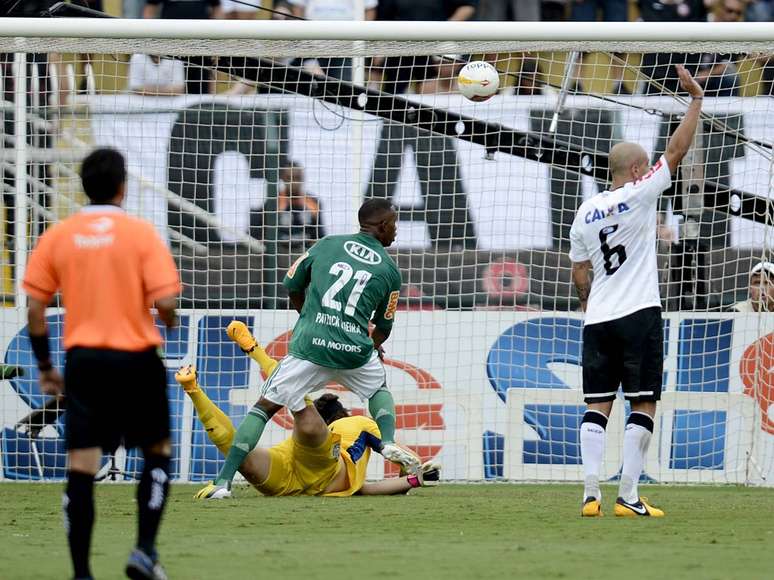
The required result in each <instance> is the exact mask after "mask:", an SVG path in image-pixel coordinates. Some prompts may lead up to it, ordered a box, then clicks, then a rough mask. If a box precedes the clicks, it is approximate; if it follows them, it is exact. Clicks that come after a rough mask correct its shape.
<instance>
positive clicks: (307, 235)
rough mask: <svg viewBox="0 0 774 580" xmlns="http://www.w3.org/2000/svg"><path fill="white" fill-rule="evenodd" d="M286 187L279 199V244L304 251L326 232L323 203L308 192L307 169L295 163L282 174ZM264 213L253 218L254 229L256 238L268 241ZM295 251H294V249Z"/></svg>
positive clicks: (252, 225)
mask: <svg viewBox="0 0 774 580" xmlns="http://www.w3.org/2000/svg"><path fill="white" fill-rule="evenodd" d="M280 179H282V182H283V186H282V187H281V188H280V190H279V193H278V195H277V242H279V243H286V244H291V245H293V246H297V247H298V249H299V250H301V251H304V250H306V249H307V248H309V247H310V246H312V244H314V243H315V242H316V241H317V240H319V239H320V238H324V237H325V230H324V228H323V225H322V219H321V217H320V202H319V200H318V199H317V198H316V197H315V196H314V195H311V194H309V193H307V192H306V188H305V185H304V168H303V167H302V166H301V165H300V164H298V163H295V162H291V163H290V165H289V166H288V167H285V168H283V169H281V170H280ZM266 211H267V209H266V208H265V207H264V209H263V210H262V211H261V212H258V214H257V215H256V216H255V217H254V219H253V223H252V224H251V227H252V228H253V230H254V233H253V234H252V235H253V237H255V238H257V239H265V233H264V232H263V226H264V224H265V223H266V220H265V219H264V213H265V212H266ZM294 251H295V248H294Z"/></svg>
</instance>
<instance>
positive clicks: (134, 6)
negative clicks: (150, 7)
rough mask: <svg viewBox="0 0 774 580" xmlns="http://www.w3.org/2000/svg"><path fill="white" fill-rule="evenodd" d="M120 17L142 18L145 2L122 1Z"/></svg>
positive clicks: (142, 0)
mask: <svg viewBox="0 0 774 580" xmlns="http://www.w3.org/2000/svg"><path fill="white" fill-rule="evenodd" d="M122 8H123V9H122V10H121V16H123V17H124V18H142V13H143V11H144V10H145V0H123V4H122Z"/></svg>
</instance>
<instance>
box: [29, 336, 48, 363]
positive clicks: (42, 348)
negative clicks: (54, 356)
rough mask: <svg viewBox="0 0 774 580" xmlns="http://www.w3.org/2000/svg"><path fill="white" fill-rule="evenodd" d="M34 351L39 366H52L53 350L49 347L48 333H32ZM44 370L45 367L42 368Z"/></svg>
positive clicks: (31, 340)
mask: <svg viewBox="0 0 774 580" xmlns="http://www.w3.org/2000/svg"><path fill="white" fill-rule="evenodd" d="M30 345H31V346H32V353H33V354H34V355H35V358H36V359H37V361H38V367H40V366H45V365H48V366H49V368H50V367H51V351H50V350H49V348H48V333H45V332H44V333H43V334H40V335H34V334H31V335H30ZM41 370H44V369H41Z"/></svg>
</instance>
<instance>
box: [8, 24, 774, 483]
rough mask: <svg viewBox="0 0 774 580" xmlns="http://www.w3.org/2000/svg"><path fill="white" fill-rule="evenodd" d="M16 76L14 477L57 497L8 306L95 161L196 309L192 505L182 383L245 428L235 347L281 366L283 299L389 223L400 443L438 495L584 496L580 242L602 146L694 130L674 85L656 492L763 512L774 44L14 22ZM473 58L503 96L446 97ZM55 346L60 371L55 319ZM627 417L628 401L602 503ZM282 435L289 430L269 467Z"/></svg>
mask: <svg viewBox="0 0 774 580" xmlns="http://www.w3.org/2000/svg"><path fill="white" fill-rule="evenodd" d="M0 54H1V55H2V62H0V77H1V78H0V81H2V82H0V87H2V91H3V92H2V106H1V107H0V116H2V123H1V124H0V132H1V133H2V142H1V143H0V164H1V166H2V171H3V197H2V210H3V213H2V219H1V220H0V221H1V222H2V224H3V225H2V231H1V232H0V233H2V236H3V244H2V252H0V283H1V284H2V287H1V288H0V290H1V292H0V294H2V296H3V300H4V304H5V307H4V308H2V309H0V324H2V329H3V331H2V334H1V336H2V339H0V357H2V359H1V360H0V364H2V365H4V366H3V367H2V373H0V478H4V479H12V480H27V479H59V478H62V477H63V476H64V469H65V454H64V444H63V440H62V433H63V430H62V423H61V421H62V419H61V412H60V407H59V405H57V404H55V403H51V402H50V401H47V399H46V397H44V396H43V395H42V394H41V393H40V390H39V388H38V386H37V370H36V366H35V364H34V359H33V357H32V353H31V348H30V345H29V338H28V335H27V331H26V313H25V306H26V301H25V298H24V295H23V293H22V291H21V285H20V280H21V277H22V276H23V273H24V268H25V264H26V259H27V256H28V254H29V252H30V251H31V249H32V248H33V247H34V245H35V243H36V241H37V239H38V238H39V237H40V235H41V234H42V233H43V232H44V231H45V229H46V228H47V227H49V226H50V225H51V224H53V223H55V222H56V221H58V220H60V219H63V218H65V217H67V216H68V215H71V214H72V213H74V212H75V211H78V210H79V209H80V208H81V207H82V206H83V205H84V204H85V203H86V200H85V198H84V195H83V192H82V190H81V187H80V182H79V177H78V170H79V164H80V160H81V159H82V158H83V157H84V156H85V155H86V154H87V153H88V152H89V151H90V150H91V149H92V148H94V147H96V146H109V147H113V148H116V149H118V150H119V151H121V152H122V153H123V154H124V156H125V157H126V160H127V167H128V186H127V197H126V200H125V208H126V210H127V211H128V212H130V213H131V214H133V215H137V216H140V217H143V218H145V219H148V220H149V221H151V222H152V223H153V224H154V226H155V227H156V230H157V232H158V233H159V235H161V236H162V237H163V238H164V239H165V240H166V241H167V243H168V244H169V245H170V247H171V249H172V252H173V255H174V257H175V260H176V262H177V265H178V267H179V270H180V272H181V276H182V279H183V282H184V292H183V297H182V300H181V305H182V307H183V308H182V310H181V325H180V327H179V328H178V329H177V330H175V331H172V332H167V333H165V339H166V342H165V347H164V358H165V364H166V366H167V368H168V370H169V371H170V372H169V377H170V381H169V395H170V402H171V412H172V433H173V444H174V445H173V447H174V462H173V471H174V477H175V478H176V479H177V480H180V481H199V480H205V479H211V478H212V477H213V476H214V475H215V474H216V473H217V471H218V468H219V466H220V464H221V460H222V458H221V457H219V455H218V452H217V450H216V448H215V447H214V446H213V445H212V444H210V443H209V441H208V440H207V437H206V433H205V432H204V430H203V428H202V426H201V424H199V423H198V421H197V420H196V419H195V416H194V411H193V408H192V406H191V404H190V402H189V401H188V400H187V399H186V396H185V395H184V393H183V392H182V390H181V389H180V388H179V387H178V386H177V385H176V384H175V382H174V379H173V374H174V373H173V371H174V370H175V369H176V368H177V367H179V366H182V365H183V364H189V363H191V364H195V365H196V366H197V368H198V371H199V377H200V383H201V385H202V387H203V388H204V389H205V390H206V391H207V393H208V394H209V395H210V397H211V398H212V399H213V401H215V402H216V404H218V405H219V406H220V407H221V408H222V409H223V410H224V411H225V412H226V413H227V414H228V415H229V416H230V417H231V419H232V420H233V421H234V422H235V423H237V422H239V421H241V419H242V418H243V417H244V416H245V414H246V412H247V410H248V409H249V408H250V406H251V405H252V404H253V402H254V401H255V400H256V399H257V396H258V393H259V390H260V386H261V384H262V383H263V381H264V379H265V377H263V376H262V375H261V373H260V369H258V368H256V366H255V365H252V364H251V363H250V360H249V358H248V357H246V356H245V355H244V354H243V353H242V352H241V351H240V350H239V349H238V348H237V347H236V345H235V344H233V343H232V342H231V341H230V340H229V339H228V338H227V337H226V335H225V327H226V325H227V324H228V323H229V322H230V321H231V320H233V319H239V320H242V321H244V322H245V323H246V324H248V326H249V327H250V328H251V330H252V331H253V332H254V334H255V336H256V337H257V338H258V340H259V341H260V342H261V343H262V344H263V345H264V346H265V347H266V349H267V352H268V353H269V354H270V355H271V356H273V357H275V358H281V357H282V356H284V355H285V354H287V350H288V340H289V331H290V330H291V329H292V327H293V324H294V322H295V320H296V315H295V313H294V312H293V311H291V310H290V309H289V304H288V300H287V295H286V293H285V292H284V290H283V288H282V286H281V280H282V278H283V276H284V273H285V271H286V270H287V269H288V268H289V267H290V265H291V264H292V263H293V261H294V260H295V259H296V258H297V257H298V256H299V255H300V254H302V253H303V252H304V251H305V250H307V249H308V248H309V247H310V246H311V245H312V244H313V243H314V242H315V241H316V240H318V239H320V238H321V237H322V236H325V235H331V234H344V233H350V232H353V231H355V230H356V228H357V224H356V216H357V209H358V206H359V204H360V203H361V202H362V200H364V199H365V198H367V197H383V198H386V199H389V200H391V201H392V202H393V204H394V205H395V206H396V207H397V209H398V214H399V232H398V237H397V241H396V243H395V244H394V245H393V247H391V248H390V249H389V252H390V254H391V256H392V257H393V258H394V259H395V261H396V263H397V264H398V267H399V269H400V270H401V273H402V276H403V287H402V291H401V300H400V305H399V310H400V312H399V313H398V314H397V316H396V324H395V328H394V331H393V334H392V336H391V337H390V340H389V341H388V342H387V344H386V349H387V359H386V361H385V366H386V371H387V377H388V383H389V385H390V387H391V389H392V390H393V392H394V396H395V400H396V403H397V413H398V420H397V427H398V437H399V438H400V439H401V440H402V441H403V442H404V443H406V444H408V445H409V446H411V447H413V448H414V449H415V450H416V451H417V452H418V453H419V454H420V455H421V456H422V457H423V458H435V459H436V460H438V461H439V462H440V463H442V464H443V465H444V477H445V478H446V479H448V480H450V481H479V480H500V479H502V480H513V481H533V480H537V481H580V480H581V479H582V477H581V470H580V454H579V435H578V427H579V423H580V420H581V418H582V415H583V401H582V395H581V392H580V384H581V367H580V361H581V358H580V357H581V336H582V315H581V313H580V312H578V302H577V300H576V297H575V295H574V291H573V287H572V283H571V279H570V266H571V263H570V260H569V258H568V256H567V252H568V248H569V227H570V224H571V222H572V219H573V218H574V216H575V214H576V211H577V209H578V207H579V206H580V203H581V202H582V201H583V200H584V199H585V198H588V197H589V196H591V195H593V194H595V193H596V192H598V191H601V190H602V189H604V188H605V187H606V186H607V185H608V183H609V176H608V153H609V151H610V149H611V147H612V146H613V145H614V144H615V143H617V142H621V141H632V142H636V143H639V144H640V145H642V146H643V147H644V148H645V150H646V151H647V152H648V154H649V156H650V157H651V160H652V161H653V162H656V161H657V160H658V156H659V155H660V154H661V153H663V152H664V150H665V148H666V144H667V142H668V139H669V137H670V136H671V134H672V132H673V131H674V129H675V127H676V125H677V124H678V123H679V121H680V119H681V118H682V115H683V114H684V111H685V108H686V104H687V98H686V97H685V96H684V95H683V94H682V93H681V92H680V91H679V90H678V84H677V81H676V79H675V77H674V74H673V66H672V65H674V64H677V63H680V64H686V65H687V66H688V67H689V69H690V70H691V71H692V72H693V73H694V74H695V75H696V76H697V77H698V78H700V79H701V82H702V83H703V84H704V85H705V90H706V92H707V96H706V98H705V99H704V106H703V112H702V120H701V123H700V128H699V130H698V131H697V137H696V140H695V142H694V144H693V146H692V149H691V152H690V154H689V155H688V156H687V157H686V159H685V160H684V161H683V164H682V167H681V169H680V170H679V172H678V173H677V174H676V175H675V176H673V185H672V187H671V188H670V189H669V190H667V191H666V192H665V193H664V194H663V195H662V197H661V200H660V203H659V212H658V224H657V226H656V227H657V228H658V242H657V243H658V247H657V250H658V259H659V280H660V286H661V296H662V302H663V306H664V314H663V318H664V353H665V359H664V376H663V384H664V397H663V402H662V405H661V406H660V411H659V416H658V417H657V420H656V433H655V435H656V436H655V437H654V443H653V445H652V448H651V452H650V455H649V457H648V461H647V465H646V469H645V471H646V474H647V476H648V477H650V478H652V479H653V480H654V481H658V482H680V483H683V482H694V483H715V484H721V483H744V484H764V485H771V482H772V480H773V478H774V376H772V375H771V368H772V360H774V339H773V338H772V335H773V333H774V258H773V257H772V256H771V248H772V246H774V244H773V243H772V234H773V233H774V229H773V228H774V204H772V200H771V193H772V191H774V139H772V135H774V131H772V119H774V97H772V96H771V92H772V90H773V89H772V84H774V74H772V73H774V24H729V25H713V24H706V23H704V24H695V23H691V24H680V25H671V24H668V23H657V24H654V23H561V24H556V23H545V22H540V23H484V22H473V23H445V22H444V23H435V22H432V23H431V22H418V23H397V22H336V23H330V22H327V23H326V22H280V21H249V22H246V21H186V22H182V21H164V20H135V21H133V20H121V19H88V18H77V19H76V18H73V19H70V18H47V19H0ZM482 59H483V60H487V61H489V62H490V63H492V64H493V65H495V67H496V68H497V69H498V72H499V73H500V87H501V88H500V90H499V93H498V94H497V95H495V96H494V97H492V98H491V99H490V100H488V101H485V102H476V103H474V102H472V101H468V100H466V99H464V98H463V97H462V96H461V95H460V94H458V92H457V90H456V84H455V83H456V76H457V74H458V72H459V70H460V68H461V67H462V65H464V64H465V63H466V62H468V61H470V60H482ZM587 219H589V220H594V219H596V217H595V216H594V215H590V216H588V217H587ZM751 281H752V282H754V284H753V285H752V286H751ZM98 291H99V289H95V292H98ZM49 323H50V333H51V337H52V346H53V347H54V352H55V358H56V362H57V364H60V365H61V364H62V362H63V357H64V353H63V352H62V348H61V330H62V326H61V324H62V310H61V303H60V302H59V301H57V302H55V303H54V304H53V305H52V309H51V310H50V311H49ZM105 386H106V388H109V386H110V385H109V384H106V385H105ZM330 388H332V389H334V390H336V392H338V393H339V394H340V396H341V397H342V399H343V401H344V403H345V404H346V406H347V407H348V408H351V409H352V410H353V412H355V413H364V412H367V411H366V407H367V406H366V405H364V403H363V402H362V401H359V400H357V398H356V397H354V396H353V395H351V394H349V393H346V392H343V391H341V390H338V387H337V386H335V385H331V386H330ZM626 412H627V410H626V406H625V405H624V404H623V401H622V400H619V401H617V402H616V404H615V410H614V413H615V418H614V419H612V420H611V428H610V439H609V441H608V448H609V452H608V455H607V459H606V462H605V475H606V476H608V477H611V478H612V477H615V476H616V474H617V472H618V468H619V467H620V460H621V451H620V448H621V445H622V440H621V437H620V432H621V429H622V426H623V421H624V417H625V414H626ZM289 426H290V419H289V417H288V416H287V415H285V414H280V415H278V416H277V417H276V419H275V420H274V421H273V422H272V423H271V425H270V427H269V428H268V430H267V432H266V435H265V436H264V438H263V440H262V442H261V444H262V445H269V444H276V443H278V442H279V441H281V440H282V439H283V438H285V437H287V436H288V434H289V430H288V429H289ZM137 462H138V459H137V456H136V454H134V452H129V453H123V452H122V453H120V454H117V455H116V457H115V458H114V460H113V462H112V463H110V462H107V461H106V468H105V473H108V474H109V476H110V477H119V478H124V477H127V478H129V477H133V475H134V474H135V473H136V470H137V465H138V463H137ZM384 474H387V475H390V474H392V471H391V469H390V467H389V466H385V465H383V464H382V463H379V462H377V461H375V460H374V462H373V465H372V466H371V476H372V477H381V476H382V475H384Z"/></svg>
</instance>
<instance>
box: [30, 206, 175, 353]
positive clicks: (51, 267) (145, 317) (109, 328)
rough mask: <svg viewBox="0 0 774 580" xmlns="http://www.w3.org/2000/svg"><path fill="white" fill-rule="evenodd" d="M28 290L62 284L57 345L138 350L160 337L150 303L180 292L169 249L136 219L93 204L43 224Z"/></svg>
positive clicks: (38, 292)
mask: <svg viewBox="0 0 774 580" xmlns="http://www.w3.org/2000/svg"><path fill="white" fill-rule="evenodd" d="M24 290H25V291H26V292H27V294H28V295H30V296H32V297H33V298H36V299H37V300H40V301H42V302H45V303H48V302H50V301H51V298H53V296H54V294H56V292H57V290H61V291H62V300H63V302H64V308H65V316H64V347H65V349H69V348H72V347H75V346H81V347H88V348H106V349H113V350H123V351H141V350H146V349H148V348H150V347H153V346H158V345H160V344H161V335H160V334H159V331H158V330H157V329H156V327H155V325H154V324H153V317H152V316H151V313H150V310H149V309H150V307H151V305H152V304H153V302H154V301H155V300H157V299H159V298H164V297H167V296H174V295H177V294H179V293H180V290H181V286H180V278H179V276H178V273H177V268H176V267H175V263H174V261H173V260H172V254H171V253H170V252H169V249H168V248H167V246H166V245H165V244H164V242H163V241H162V240H161V238H160V237H159V235H158V234H157V233H156V231H155V230H154V229H153V226H152V225H151V224H150V223H148V222H145V221H143V220H140V219H137V218H134V217H131V216H128V215H126V214H125V213H124V212H123V210H121V208H119V207H116V206H112V205H92V206H87V207H85V208H84V209H83V210H82V211H80V212H79V213H77V214H75V215H73V216H71V217H69V218H67V219H66V220H64V221H62V222H60V223H58V224H56V225H54V226H52V227H50V228H49V229H48V230H47V231H46V232H45V233H44V234H43V235H42V236H41V238H40V240H39V241H38V245H37V246H36V248H35V250H34V251H33V252H32V254H31V255H30V259H29V262H28V264H27V271H26V273H25V276H24Z"/></svg>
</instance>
